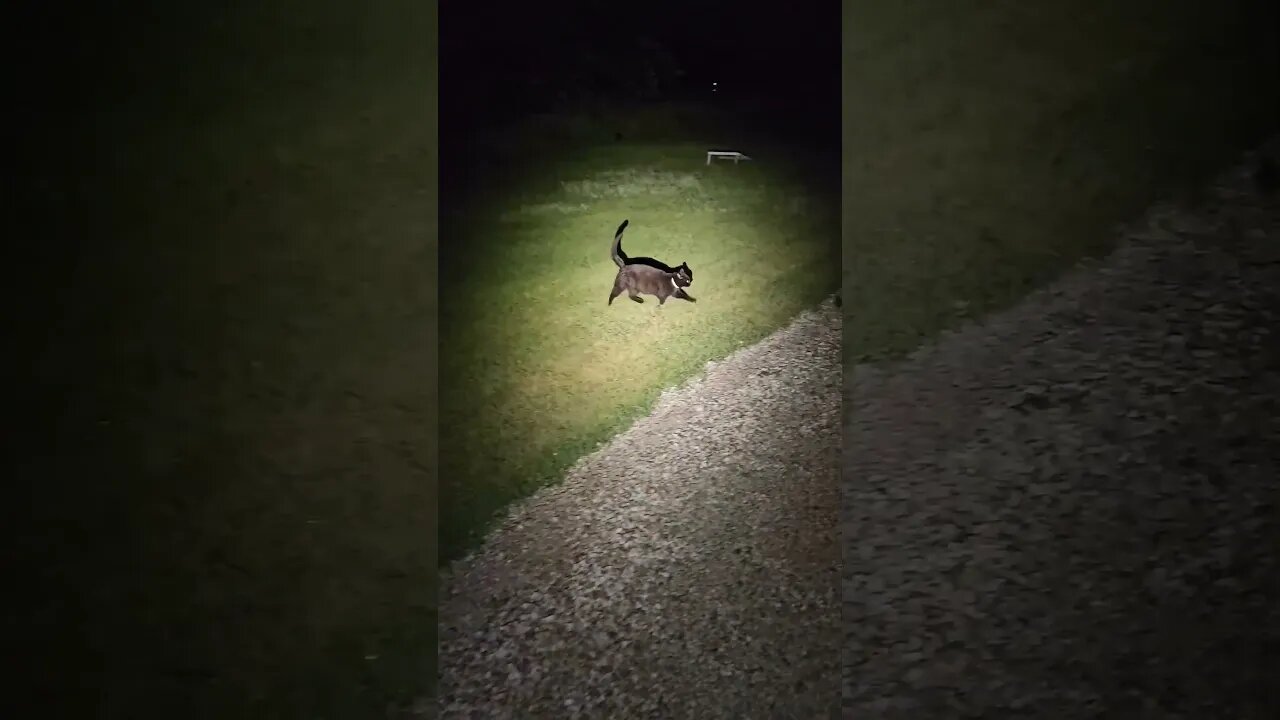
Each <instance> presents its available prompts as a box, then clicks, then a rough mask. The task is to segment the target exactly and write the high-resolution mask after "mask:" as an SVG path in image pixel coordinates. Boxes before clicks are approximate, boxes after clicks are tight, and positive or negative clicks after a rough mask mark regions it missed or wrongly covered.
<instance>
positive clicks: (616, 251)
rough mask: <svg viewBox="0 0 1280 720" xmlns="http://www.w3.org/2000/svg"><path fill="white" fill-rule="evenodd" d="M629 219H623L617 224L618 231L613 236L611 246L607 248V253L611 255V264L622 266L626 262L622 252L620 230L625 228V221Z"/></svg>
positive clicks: (625, 255)
mask: <svg viewBox="0 0 1280 720" xmlns="http://www.w3.org/2000/svg"><path fill="white" fill-rule="evenodd" d="M629 222H631V221H630V220H623V221H622V224H621V225H619V226H618V232H617V233H615V234H614V236H613V247H612V248H610V249H609V254H610V255H611V256H612V257H613V264H614V265H617V266H618V267H622V266H623V265H626V264H627V254H626V253H624V252H622V231H623V230H626V229H627V223H629Z"/></svg>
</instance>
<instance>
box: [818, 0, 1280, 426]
mask: <svg viewBox="0 0 1280 720" xmlns="http://www.w3.org/2000/svg"><path fill="white" fill-rule="evenodd" d="M1246 5H1248V3H1231V2H1227V3H1214V4H1206V3H1194V2H1171V3H1158V2H1119V3H1116V2H1103V1H1101V0H1090V1H1088V2H1067V1H1066V0H1054V1H1051V2H1036V3H1018V2H978V1H976V0H974V1H970V0H962V1H961V2H952V3H930V2H923V1H920V0H916V1H912V2H902V3H873V2H855V3H846V5H845V13H844V38H845V39H844V49H845V59H844V63H845V67H844V107H845V110H844V124H845V130H844V148H843V156H844V166H843V167H844V176H843V184H844V201H843V202H844V226H843V236H844V242H843V246H844V253H843V258H844V293H845V295H844V299H845V305H844V307H845V310H846V320H845V325H844V332H845V345H844V347H845V358H846V361H847V362H858V361H860V360H870V359H880V358H888V357H892V356H895V355H899V354H901V353H903V352H906V351H909V350H911V349H912V348H915V347H917V346H918V345H919V344H920V343H921V342H923V341H925V340H926V339H928V338H930V337H933V336H934V335H935V334H936V333H937V332H938V331H939V330H941V329H943V328H946V327H949V326H952V325H955V324H956V323H958V322H960V321H962V320H963V319H964V318H965V317H969V316H973V315H977V314H980V313H984V312H986V311H989V310H991V309H994V308H998V307H1001V306H1004V305H1007V304H1009V303H1011V302H1013V301H1015V300H1016V299H1018V298H1019V297H1021V296H1022V295H1023V294H1025V292H1026V291H1027V290H1029V289H1030V288H1032V287H1035V286H1037V285H1040V284H1043V283H1045V282H1047V281H1048V280H1049V279H1051V278H1052V277H1054V276H1055V275H1056V274H1057V273H1059V272H1061V271H1063V270H1064V269H1066V268H1067V267H1069V266H1070V265H1071V264H1072V263H1073V262H1074V261H1076V260H1078V259H1081V258H1083V257H1086V256H1091V255H1100V254H1104V253H1105V252H1107V251H1108V250H1109V249H1110V248H1111V247H1112V243H1113V242H1114V240H1115V236H1114V233H1113V232H1111V230H1110V228H1111V227H1112V226H1113V225H1114V224H1115V223H1117V222H1121V221H1125V220H1128V219H1130V218H1132V217H1134V216H1135V215H1137V214H1138V213H1140V212H1141V211H1142V209H1143V208H1144V207H1145V206H1147V205H1148V204H1149V203H1150V202H1152V201H1154V200H1157V199H1160V198H1174V197H1183V196H1185V191H1187V190H1188V189H1189V188H1194V187H1195V186H1196V184H1197V183H1199V182H1201V181H1203V180H1204V179H1205V178H1206V175H1208V174H1210V173H1213V172H1216V171H1217V170H1218V169H1219V168H1221V167H1222V166H1223V165H1224V164H1227V163H1229V162H1231V161H1232V159H1233V158H1234V157H1235V155H1236V153H1238V152H1239V151H1241V150H1243V149H1245V148H1247V147H1250V146H1251V145H1253V144H1255V143H1256V142H1257V141H1258V140H1260V139H1261V138H1262V137H1264V136H1265V135H1266V134H1269V133H1271V132H1274V131H1275V130H1276V129H1277V127H1278V126H1280V93H1277V92H1276V91H1275V88H1277V87H1280V67H1278V63H1280V53H1277V51H1276V47H1277V44H1276V42H1277V38H1276V36H1275V32H1276V31H1275V28H1277V27H1280V22H1276V21H1275V20H1276V19H1275V13H1274V12H1272V13H1271V15H1272V18H1271V22H1263V21H1262V20H1261V19H1260V18H1259V17H1256V16H1255V17H1254V18H1253V19H1252V21H1250V20H1249V19H1247V18H1246V16H1245V15H1244V14H1243V11H1242V10H1241V8H1242V7H1245V6H1246ZM1255 7H1260V5H1259V4H1255ZM1266 33H1271V40H1270V41H1269V42H1259V38H1260V37H1264V36H1265V34H1266ZM850 410H851V411H853V412H856V409H853V408H851V409H850Z"/></svg>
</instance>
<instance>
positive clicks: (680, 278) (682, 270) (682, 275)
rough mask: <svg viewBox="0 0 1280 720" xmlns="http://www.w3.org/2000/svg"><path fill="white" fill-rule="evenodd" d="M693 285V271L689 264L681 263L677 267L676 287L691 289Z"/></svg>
mask: <svg viewBox="0 0 1280 720" xmlns="http://www.w3.org/2000/svg"><path fill="white" fill-rule="evenodd" d="M692 284H693V270H692V269H690V268H689V264H688V263H683V262H682V263H680V265H679V266H678V267H676V285H679V286H680V287H689V286H690V285H692Z"/></svg>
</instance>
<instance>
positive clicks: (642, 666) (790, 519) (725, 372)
mask: <svg viewBox="0 0 1280 720" xmlns="http://www.w3.org/2000/svg"><path fill="white" fill-rule="evenodd" d="M840 386H841V382H840V312H839V310H838V309H837V308H835V307H834V306H833V305H832V303H831V301H830V300H828V301H827V302H826V303H824V304H823V305H822V306H821V307H820V308H819V309H818V310H817V311H814V312H808V313H805V314H803V315H802V316H800V317H799V318H797V319H796V320H795V321H794V322H793V323H792V324H791V325H790V326H788V327H786V328H784V329H782V330H780V331H778V332H777V333H775V334H773V335H772V336H770V337H769V338H767V339H766V340H764V341H763V342H762V343H760V344H758V345H755V346H752V347H750V348H746V349H744V350H742V351H739V352H738V353H736V354H734V355H733V356H731V357H729V358H726V359H725V360H724V361H722V362H720V363H716V364H714V365H709V366H708V370H707V372H706V374H705V375H704V377H702V378H700V379H698V380H695V381H693V382H692V383H690V384H688V385H686V386H684V387H682V388H679V389H677V390H674V391H669V392H668V393H667V394H666V395H665V396H664V397H663V399H662V400H660V401H659V403H658V404H657V406H656V408H655V410H654V412H653V413H652V414H651V415H650V416H649V417H647V418H645V419H643V420H641V421H639V422H637V423H636V424H635V425H634V426H633V427H632V428H631V429H629V430H627V431H626V432H624V433H622V434H621V435H619V436H618V437H616V438H615V439H614V440H613V441H612V442H611V443H609V444H608V445H606V446H605V447H604V448H603V449H601V450H600V451H599V452H597V453H595V454H594V455H592V456H590V457H588V458H586V459H584V460H583V461H582V462H580V463H579V464H578V465H577V466H576V467H575V468H574V469H573V470H572V471H571V472H570V473H569V474H568V476H567V478H566V480H565V481H564V482H563V483H562V484H561V485H558V486H556V487H553V488H548V489H546V490H544V491H542V492H539V493H538V494H536V495H535V496H534V497H533V498H531V499H530V500H529V501H527V502H525V503H522V504H521V505H520V506H519V507H518V508H517V509H516V510H515V511H514V512H513V513H512V515H511V517H510V518H509V520H508V521H507V522H506V523H505V524H504V525H503V526H502V527H501V528H500V529H499V530H498V531H496V532H495V533H494V534H493V535H492V536H491V537H490V539H489V541H488V542H487V543H486V544H485V546H484V547H483V548H481V550H480V551H479V552H478V553H477V554H476V555H474V556H472V557H470V558H467V559H465V560H463V561H460V562H458V563H455V565H454V567H453V568H451V571H450V573H449V575H448V576H446V577H445V578H442V588H443V589H442V593H441V605H440V612H439V617H440V667H441V668H442V676H441V679H440V687H439V697H440V701H439V711H440V717H442V718H463V717H474V718H495V719H496V718H508V717H520V718H575V717H589V718H619V719H621V718H668V719H679V718H698V719H706V720H712V719H714V718H806V719H808V718H815V717H829V716H830V715H831V714H832V713H833V712H838V704H839V695H840V674H839V663H840V637H841V634H840V626H839V623H840V611H839V604H838V593H839V577H838V568H839V544H838V542H837V537H836V531H837V530H836V527H837V514H838V507H837V506H838V502H839V482H838V473H839V462H840V430H839V422H840Z"/></svg>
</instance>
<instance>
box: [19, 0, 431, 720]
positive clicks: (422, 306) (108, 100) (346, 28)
mask: <svg viewBox="0 0 1280 720" xmlns="http://www.w3.org/2000/svg"><path fill="white" fill-rule="evenodd" d="M4 26H5V30H6V31H7V37H6V40H7V42H6V43H5V48H6V50H7V51H8V57H7V61H6V62H5V63H4V66H5V69H4V74H5V87H6V90H7V92H6V96H7V101H8V102H7V103H6V106H7V107H8V108H9V110H8V111H7V113H6V115H7V117H8V119H9V120H10V122H9V123H7V124H8V126H9V127H10V130H9V133H10V137H9V140H10V148H9V152H8V157H9V163H8V164H9V169H10V172H11V174H10V183H9V188H8V195H7V197H8V199H9V201H10V204H9V205H8V206H7V207H8V208H9V209H10V213H9V214H8V215H7V217H8V219H9V222H10V227H8V228H6V232H5V236H6V238H7V239H9V240H11V241H12V242H10V243H8V244H7V248H8V253H7V262H6V264H5V266H6V268H8V270H9V277H10V282H9V283H8V285H7V294H8V302H6V303H5V319H6V321H7V322H6V327H7V330H8V332H7V338H6V339H7V340H8V356H9V357H10V358H11V359H13V360H14V361H15V364H16V365H17V367H18V374H17V376H16V377H15V387H16V389H17V392H16V393H13V394H12V395H11V401H10V403H9V404H8V408H9V418H10V422H9V423H8V424H7V427H8V429H7V430H6V438H7V439H8V440H9V441H10V443H11V444H12V445H13V448H12V450H11V451H10V453H9V454H8V458H9V460H10V461H11V465H10V466H9V467H7V468H6V472H5V479H6V481H7V485H6V487H7V488H8V495H7V496H6V497H5V499H4V506H5V509H6V511H7V512H6V516H7V517H6V523H5V527H6V529H7V530H8V531H9V533H10V535H11V543H10V544H8V545H7V546H6V547H7V552H6V557H5V559H6V561H7V562H6V569H8V570H10V572H9V573H8V574H7V580H8V581H9V582H7V583H6V585H7V586H8V587H9V589H8V590H7V591H6V595H7V597H8V599H9V600H10V602H11V604H12V605H13V606H14V609H13V610H11V612H9V613H7V614H6V617H5V627H4V632H5V635H6V637H7V638H8V639H9V640H10V643H11V647H13V648H14V651H13V652H14V656H15V658H20V660H19V661H18V663H17V668H18V671H19V672H18V674H17V676H16V677H12V676H11V681H14V682H15V684H16V685H17V686H18V687H17V689H18V690H19V691H18V692H12V693H6V695H5V698H4V701H3V702H4V706H3V708H0V714H4V715H5V716H6V717H100V718H116V717H121V718H123V717H129V718H135V717H218V718H229V717H282V718H283V717H344V718H346V717H384V716H385V715H386V714H387V712H388V708H391V707H401V706H403V705H405V704H407V703H408V702H409V701H410V700H412V698H413V697H414V696H415V695H417V694H419V693H421V692H422V691H423V689H424V687H425V686H426V685H427V684H428V683H429V679H430V677H431V676H432V675H433V673H434V654H435V616H434V588H433V585H432V583H433V580H432V578H433V577H434V568H435V536H436V532H435V512H434V507H433V503H434V497H435V495H434V474H433V472H434V464H435V461H434V453H435V446H434V443H435V435H436V433H435V426H434V422H435V420H434V402H435V401H434V392H435V391H434V379H435V372H434V357H435V355H434V353H435V340H434V332H435V331H434V322H435V315H436V313H435V290H434V282H435V247H434V243H435V240H434V232H435V221H434V215H435V209H434V197H435V189H434V180H435V175H434V168H435V162H436V158H435V129H434V111H435V101H436V93H435V87H434V82H435V68H434V61H435V57H436V50H435V38H436V30H435V14H434V5H433V4H424V3H417V2H407V1H403V2H402V1H400V0H393V2H387V3H377V4H376V5H374V6H368V7H365V6H361V5H358V4H352V3H340V2H329V1H322V2H309V1H307V2H303V1H297V0H271V1H269V2H261V3H260V2H242V1H239V0H231V1H229V2H216V3H200V4H181V3H164V2H152V1H149V0H127V1H126V2H123V3H110V4H103V3H87V2H73V3H34V2H20V3H10V4H8V5H6V8H5V23H4ZM24 706H25V707H24ZM20 708H22V710H20Z"/></svg>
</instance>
